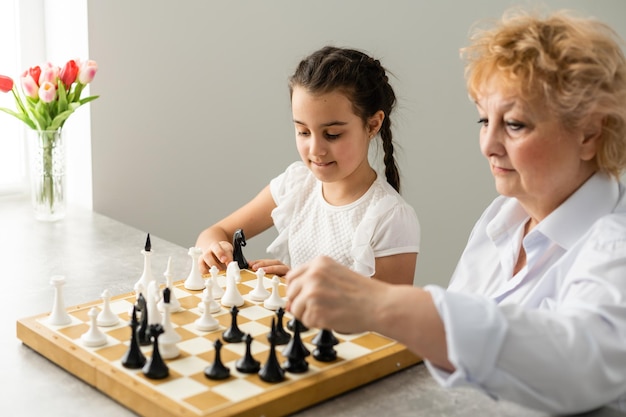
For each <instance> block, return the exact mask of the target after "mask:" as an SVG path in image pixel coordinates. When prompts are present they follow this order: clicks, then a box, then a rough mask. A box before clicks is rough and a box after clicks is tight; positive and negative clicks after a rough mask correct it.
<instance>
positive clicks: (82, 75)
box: [78, 60, 98, 84]
mask: <svg viewBox="0 0 626 417" xmlns="http://www.w3.org/2000/svg"><path fill="white" fill-rule="evenodd" d="M96 72H98V64H97V63H96V61H91V60H89V61H85V62H81V63H80V67H79V69H78V82H79V83H81V84H89V83H90V82H91V80H93V77H95V76H96Z"/></svg>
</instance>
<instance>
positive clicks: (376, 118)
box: [196, 46, 420, 284]
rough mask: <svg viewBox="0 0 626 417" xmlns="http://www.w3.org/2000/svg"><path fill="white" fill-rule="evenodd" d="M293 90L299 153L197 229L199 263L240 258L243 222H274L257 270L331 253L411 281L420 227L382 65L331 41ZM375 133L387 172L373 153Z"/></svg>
mask: <svg viewBox="0 0 626 417" xmlns="http://www.w3.org/2000/svg"><path fill="white" fill-rule="evenodd" d="M289 90H290V94H291V106H292V114H293V123H294V126H295V132H296V146H297V149H298V152H299V154H300V157H301V159H302V160H301V161H298V162H294V163H293V164H291V165H290V166H289V167H288V168H287V169H286V170H285V171H284V172H283V173H282V174H281V175H279V176H278V177H276V178H274V179H273V180H272V181H271V182H270V183H269V185H267V186H266V187H265V188H264V189H263V190H261V192H260V193H259V194H258V195H257V196H256V197H255V198H254V199H252V200H251V201H250V202H248V203H247V204H245V205H244V206H243V207H241V208H239V209H238V210H236V211H235V212H233V213H232V214H230V215H229V216H227V217H226V218H224V219H222V220H220V221H219V222H217V223H216V224H214V225H213V226H211V227H209V228H207V229H205V230H204V231H202V232H201V233H200V235H199V236H198V239H197V242H196V246H198V247H200V248H202V251H203V256H202V257H201V259H200V263H201V265H200V268H201V271H202V272H203V273H206V272H207V270H208V268H209V267H211V266H213V265H216V266H218V267H219V268H220V269H224V267H225V265H226V264H227V263H228V262H230V261H232V260H233V246H232V244H231V238H232V236H233V233H234V232H235V231H236V230H237V229H243V231H244V232H245V235H246V236H247V237H249V238H250V237H253V236H255V235H258V234H259V233H261V232H263V231H265V230H267V229H268V228H270V227H271V226H272V225H274V226H276V228H277V229H278V237H277V238H276V240H275V241H274V242H272V244H271V245H270V246H269V247H268V248H267V251H268V252H269V253H270V254H271V255H273V256H274V258H273V259H260V260H255V261H250V262H249V265H250V269H252V270H257V269H258V268H263V269H264V271H265V272H266V273H267V274H272V275H274V274H275V275H284V274H286V273H287V271H288V270H289V268H290V266H297V265H300V264H303V263H306V262H308V261H310V260H311V259H313V258H314V257H315V256H317V255H327V256H330V257H331V258H333V259H335V260H336V261H338V262H340V263H341V264H343V265H345V266H347V267H350V268H351V269H353V270H354V271H357V272H359V273H361V274H362V275H365V276H368V277H385V280H386V281H388V282H391V283H403V284H412V283H413V275H414V272H415V262H416V259H417V253H418V250H419V232H420V230H419V223H418V220H417V216H416V214H415V211H414V210H413V208H412V207H411V206H409V205H408V204H407V203H406V202H405V201H404V200H403V199H402V197H401V196H400V195H399V189H400V178H399V174H398V169H397V166H396V163H395V160H394V156H393V142H392V133H391V120H390V118H389V116H390V114H391V111H392V109H393V107H394V104H395V101H396V97H395V93H394V91H393V89H392V87H391V85H389V82H388V78H387V74H386V72H385V69H384V68H383V67H382V66H381V64H380V62H379V61H378V60H375V59H373V58H371V57H369V56H367V55H365V54H363V53H362V52H359V51H356V50H352V49H344V48H336V47H330V46H328V47H324V48H322V49H320V50H318V51H317V52H314V53H313V54H312V55H310V56H309V57H307V58H305V59H304V60H303V61H301V62H300V64H299V65H298V67H297V68H296V71H295V73H294V74H293V75H292V77H291V78H290V82H289ZM377 137H379V138H380V140H381V141H382V145H383V149H384V153H385V155H384V163H385V176H386V181H385V180H383V179H381V178H379V177H378V175H377V173H376V171H375V170H374V169H373V168H372V167H371V166H370V163H369V160H368V150H369V145H370V142H371V141H372V140H374V138H377Z"/></svg>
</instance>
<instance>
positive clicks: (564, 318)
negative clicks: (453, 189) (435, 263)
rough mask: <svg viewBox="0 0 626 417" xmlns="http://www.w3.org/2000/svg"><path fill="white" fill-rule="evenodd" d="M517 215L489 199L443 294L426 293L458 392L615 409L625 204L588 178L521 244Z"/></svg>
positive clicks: (622, 323)
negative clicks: (520, 263) (523, 258)
mask: <svg viewBox="0 0 626 417" xmlns="http://www.w3.org/2000/svg"><path fill="white" fill-rule="evenodd" d="M528 218H529V217H528V215H527V214H526V213H525V211H524V210H523V208H522V207H521V206H520V205H519V203H518V202H517V200H515V199H512V198H505V197H498V198H496V199H495V200H494V201H493V203H492V204H491V205H490V206H489V207H488V208H487V210H485V212H484V213H483V215H482V217H481V218H480V219H479V220H478V222H477V223H476V225H475V226H474V229H473V231H472V234H471V236H470V238H469V242H468V244H467V246H466V248H465V250H464V252H463V254H462V256H461V258H460V260H459V263H458V265H457V268H456V270H455V272H454V274H453V276H452V280H451V282H450V285H449V287H448V289H447V290H444V289H442V288H440V287H437V286H428V287H426V289H427V290H428V291H430V293H431V295H432V296H433V299H434V302H435V305H436V307H437V309H438V311H439V314H440V316H441V318H442V320H443V323H444V326H445V329H446V337H447V349H448V356H449V359H450V361H451V363H452V364H453V365H454V366H455V368H456V371H455V372H453V373H451V374H450V373H447V372H444V371H442V370H441V369H439V368H436V367H435V366H433V365H432V364H431V363H428V362H427V366H428V368H429V369H430V371H431V373H432V375H433V376H434V377H435V379H437V380H438V381H439V382H440V383H441V384H442V385H444V386H450V387H453V386H460V385H470V386H473V387H475V388H478V389H480V390H483V391H484V392H486V393H487V394H489V395H491V396H493V397H495V398H503V399H508V400H511V401H515V402H517V403H520V404H523V405H526V406H528V407H531V408H536V409H539V410H545V411H548V412H551V413H559V414H562V413H563V414H565V413H572V412H581V411H584V410H589V409H593V408H596V407H600V406H602V405H606V404H609V405H612V406H614V407H617V408H621V409H625V407H624V406H625V405H626V196H625V188H624V185H623V184H620V183H619V182H617V181H615V180H614V179H611V178H609V177H607V176H605V175H603V174H600V173H597V174H595V175H594V176H593V177H591V178H590V179H589V180H588V181H587V182H586V183H585V184H584V185H583V186H582V187H581V188H579V189H578V190H577V191H576V192H575V193H574V194H573V195H572V196H570V198H569V199H568V200H566V201H565V202H564V203H563V204H562V205H561V206H560V207H558V208H557V209H556V210H555V211H554V212H552V213H551V214H550V215H549V216H548V217H546V218H545V219H544V220H543V221H541V222H540V223H539V224H538V225H537V226H536V227H535V228H534V229H533V230H532V231H531V232H530V233H528V234H527V236H526V237H524V239H523V241H522V244H523V245H524V249H525V250H526V254H527V264H526V266H525V267H524V268H523V269H522V270H520V271H519V272H518V273H517V274H516V275H515V276H512V274H513V268H514V265H515V262H516V259H517V256H518V254H519V243H520V240H521V237H522V233H523V227H524V224H525V223H526V221H527V220H528Z"/></svg>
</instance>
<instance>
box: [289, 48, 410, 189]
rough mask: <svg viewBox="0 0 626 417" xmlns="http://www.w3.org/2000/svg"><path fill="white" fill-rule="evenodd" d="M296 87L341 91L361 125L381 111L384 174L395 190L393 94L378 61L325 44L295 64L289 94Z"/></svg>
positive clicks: (394, 99)
mask: <svg viewBox="0 0 626 417" xmlns="http://www.w3.org/2000/svg"><path fill="white" fill-rule="evenodd" d="M296 86H301V87H304V88H306V89H307V90H308V91H310V92H312V93H320V94H324V93H328V92H331V91H335V90H341V91H342V92H343V93H344V94H345V95H346V96H347V97H348V98H349V99H350V101H351V102H352V107H353V110H354V114H356V115H357V116H359V117H360V118H361V119H362V120H363V123H364V124H365V123H367V120H368V119H369V118H370V117H371V116H373V115H374V114H375V113H376V112H377V111H379V110H382V111H383V113H385V118H384V119H383V123H382V126H381V128H380V137H381V140H382V144H383V150H384V152H385V157H384V162H385V177H386V178H387V182H388V183H389V184H391V186H392V187H393V188H394V189H395V190H396V191H398V192H399V191H400V175H399V173H398V167H397V165H396V161H395V158H394V156H393V140H392V133H391V119H390V117H389V116H390V114H391V111H392V110H393V107H394V105H395V103H396V95H395V93H394V91H393V88H392V87H391V85H390V84H389V79H388V78H387V73H386V71H385V68H384V67H383V66H382V65H381V63H380V61H378V60H377V59H374V58H371V57H370V56H368V55H366V54H364V53H363V52H360V51H357V50H354V49H346V48H337V47H333V46H325V47H324V48H322V49H320V50H318V51H316V52H314V53H312V54H311V55H309V56H308V57H306V58H304V59H303V60H302V61H301V62H300V64H298V67H297V68H296V71H295V72H294V74H293V75H292V76H291V78H290V79H289V93H290V95H291V94H292V93H293V89H294V87H296Z"/></svg>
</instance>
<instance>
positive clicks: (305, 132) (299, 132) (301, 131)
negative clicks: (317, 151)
mask: <svg viewBox="0 0 626 417" xmlns="http://www.w3.org/2000/svg"><path fill="white" fill-rule="evenodd" d="M296 134H297V135H298V136H308V135H309V132H307V131H303V130H296Z"/></svg>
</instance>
